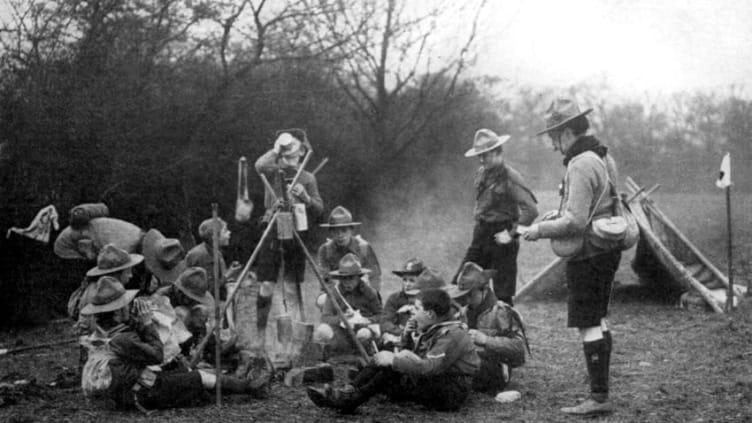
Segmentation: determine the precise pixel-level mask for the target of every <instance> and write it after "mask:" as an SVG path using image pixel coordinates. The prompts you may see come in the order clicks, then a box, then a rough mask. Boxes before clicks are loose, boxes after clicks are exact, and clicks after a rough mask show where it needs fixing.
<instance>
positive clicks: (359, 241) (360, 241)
mask: <svg viewBox="0 0 752 423" xmlns="http://www.w3.org/2000/svg"><path fill="white" fill-rule="evenodd" d="M353 239H354V240H355V242H356V243H357V244H358V247H361V248H363V247H370V246H371V244H369V243H368V241H366V240H365V238H363V237H362V236H361V235H360V234H356V235H353Z"/></svg>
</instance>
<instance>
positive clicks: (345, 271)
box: [329, 253, 371, 279]
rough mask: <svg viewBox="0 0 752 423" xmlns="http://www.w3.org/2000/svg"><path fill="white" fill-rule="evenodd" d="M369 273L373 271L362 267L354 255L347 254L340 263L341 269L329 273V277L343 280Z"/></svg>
mask: <svg viewBox="0 0 752 423" xmlns="http://www.w3.org/2000/svg"><path fill="white" fill-rule="evenodd" d="M367 273H371V271H370V270H368V269H364V268H362V267H361V266H360V260H358V257H356V256H355V254H353V253H347V254H345V256H344V257H342V259H341V260H340V261H339V268H338V269H337V270H335V271H332V272H329V276H330V277H332V278H335V279H342V278H347V277H350V276H362V275H365V274H367Z"/></svg>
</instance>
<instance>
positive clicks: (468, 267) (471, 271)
mask: <svg viewBox="0 0 752 423" xmlns="http://www.w3.org/2000/svg"><path fill="white" fill-rule="evenodd" d="M495 275H496V270H493V269H490V270H483V268H482V267H480V266H478V265H477V264H475V263H473V262H472V261H468V262H466V263H465V264H464V265H463V266H462V270H461V271H460V275H459V276H458V277H457V285H451V286H449V287H448V288H447V293H448V294H449V296H450V297H452V298H459V297H462V296H464V295H465V294H467V293H468V292H470V291H472V290H473V289H475V288H485V287H487V286H489V281H490V280H491V278H493V277H494V276H495Z"/></svg>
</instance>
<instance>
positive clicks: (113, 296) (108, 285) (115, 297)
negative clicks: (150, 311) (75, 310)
mask: <svg viewBox="0 0 752 423" xmlns="http://www.w3.org/2000/svg"><path fill="white" fill-rule="evenodd" d="M136 294H138V289H128V290H126V289H125V287H123V284H122V283H120V281H119V280H117V279H115V278H113V277H112V276H102V277H101V278H99V280H98V281H97V284H96V286H95V287H94V295H93V296H92V297H91V302H90V303H89V304H87V305H86V306H84V308H82V309H81V314H97V313H106V312H108V311H115V310H119V309H121V308H123V307H125V306H126V305H128V304H130V302H131V301H133V298H135V297H136Z"/></svg>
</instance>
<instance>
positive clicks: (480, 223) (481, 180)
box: [453, 129, 538, 305]
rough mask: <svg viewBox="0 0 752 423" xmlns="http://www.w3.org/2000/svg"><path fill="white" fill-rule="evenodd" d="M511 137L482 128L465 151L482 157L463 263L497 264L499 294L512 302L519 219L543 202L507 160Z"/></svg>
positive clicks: (525, 220) (529, 217) (528, 219)
mask: <svg viewBox="0 0 752 423" xmlns="http://www.w3.org/2000/svg"><path fill="white" fill-rule="evenodd" d="M509 138H510V136H509V135H502V136H499V135H496V134H495V133H494V132H493V131H491V130H489V129H479V130H478V131H477V132H476V133H475V139H474V141H473V148H471V149H469V150H468V151H467V152H466V153H465V157H478V159H479V160H480V168H479V169H478V174H477V176H476V179H475V210H474V212H473V216H474V218H475V227H474V228H473V240H472V242H471V243H470V247H468V249H467V253H466V254H465V258H464V260H462V263H463V264H464V263H465V262H468V261H472V262H474V263H476V264H478V265H480V266H481V267H483V268H484V269H493V270H496V271H497V277H496V278H494V286H493V289H494V293H495V294H496V298H498V299H499V300H502V301H504V302H506V303H508V304H510V305H511V304H512V297H513V296H514V294H515V291H516V287H517V253H518V252H519V249H520V243H519V240H518V239H517V236H516V228H517V224H520V225H525V226H527V225H530V224H531V223H533V221H534V220H535V218H536V217H537V216H538V208H537V206H536V204H537V200H536V199H535V196H534V195H533V193H532V192H531V191H530V189H528V188H527V186H526V185H525V181H524V180H523V179H522V175H520V173H519V172H518V171H516V170H514V169H513V168H512V167H510V166H509V165H508V164H506V163H504V155H503V149H502V145H504V143H506V142H507V141H509ZM454 282H456V278H455V281H453V283H454Z"/></svg>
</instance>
